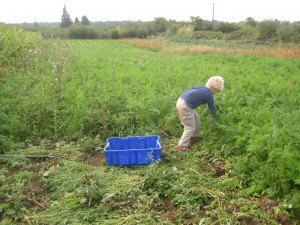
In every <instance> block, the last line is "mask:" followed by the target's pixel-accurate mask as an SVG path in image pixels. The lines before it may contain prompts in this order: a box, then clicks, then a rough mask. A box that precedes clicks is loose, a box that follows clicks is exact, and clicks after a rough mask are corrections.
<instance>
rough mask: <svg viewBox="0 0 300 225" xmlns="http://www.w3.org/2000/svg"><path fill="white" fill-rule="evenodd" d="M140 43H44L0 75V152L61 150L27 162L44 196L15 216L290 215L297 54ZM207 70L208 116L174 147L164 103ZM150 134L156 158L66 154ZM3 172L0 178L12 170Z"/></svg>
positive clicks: (175, 135)
mask: <svg viewBox="0 0 300 225" xmlns="http://www.w3.org/2000/svg"><path fill="white" fill-rule="evenodd" d="M152 47H153V46H152ZM152 47H151V49H152V50H151V51H149V49H143V48H137V47H134V46H132V45H129V44H128V43H124V42H120V41H112V40H105V41H104V40H101V41H98V40H97V41H95V40H94V41H82V40H78V41H47V42H43V43H42V45H38V46H37V48H36V50H35V52H34V53H31V55H30V57H29V58H27V63H25V64H24V66H22V67H18V68H15V69H14V70H12V71H11V72H10V74H9V75H8V76H5V78H4V79H3V82H2V83H1V84H0V85H1V88H0V98H1V106H2V107H1V109H0V115H1V116H0V121H1V123H0V145H1V146H2V149H1V151H2V152H11V151H12V150H14V151H17V152H20V151H21V149H30V148H32V146H34V145H38V146H40V148H45V147H43V145H44V143H47V141H49V142H51V143H56V144H53V146H52V147H50V149H51V150H52V151H53V152H54V153H58V154H63V156H64V158H65V159H64V160H62V159H61V160H59V161H58V162H56V163H55V167H53V170H51V171H50V172H49V175H47V176H43V174H44V172H45V170H47V169H46V168H40V169H39V172H40V176H42V179H41V180H42V184H43V188H45V190H48V191H49V195H47V198H48V199H47V201H48V203H49V204H48V205H47V207H46V206H45V209H42V210H41V211H39V212H37V211H34V210H32V211H31V210H30V211H29V212H28V213H27V212H26V213H25V215H26V217H24V218H25V219H24V220H26V218H27V220H28V221H29V222H30V223H36V224H43V223H44V224H47V223H53V224H55V223H74V224H76V223H103V224H105V223H108V224H109V223H111V224H118V223H120V224H122V223H123V224H125V223H126V224H136V223H142V224H151V223H153V222H154V223H161V224H168V222H169V223H170V224H183V223H192V224H193V223H198V224H199V223H204V222H205V223H207V224H211V223H218V222H219V223H221V224H225V223H237V224H238V223H243V222H244V223H246V222H247V221H248V222H249V223H250V222H252V223H265V224H268V223H272V222H274V223H275V221H278V218H277V217H276V215H277V216H278V215H281V213H283V212H284V213H286V214H285V215H290V216H291V218H292V216H295V218H296V217H297V215H298V214H299V210H300V206H299V201H298V200H299V191H298V189H299V179H300V177H299V174H300V172H299V170H300V165H299V161H300V160H299V152H298V149H299V144H300V143H299V140H300V139H299V135H298V132H297V131H298V125H297V121H298V120H299V115H300V114H299V109H298V107H297V106H298V105H299V98H298V95H297V94H298V93H299V77H298V76H297V75H298V74H299V72H300V64H299V60H298V58H277V57H267V56H255V55H245V56H242V55H230V54H226V55H222V54H213V53H206V54H196V55H191V54H185V53H184V52H181V51H176V52H172V51H171V50H170V49H169V51H160V48H157V49H154V50H153V48H152ZM188 48H192V47H191V46H189V47H188ZM215 74H218V75H222V76H223V77H224V79H225V89H224V92H222V93H220V94H218V95H216V96H215V103H216V107H217V112H218V117H217V118H216V119H213V118H212V117H211V116H210V113H209V111H208V110H207V107H200V108H198V109H197V110H198V112H199V114H200V117H201V136H202V137H201V141H200V142H198V143H197V144H196V145H193V146H192V147H191V151H190V152H187V153H183V152H182V153H178V152H176V151H175V149H174V146H175V145H176V144H177V141H178V139H179V138H180V135H181V132H182V127H181V126H180V123H179V120H178V118H177V116H176V112H175V103H176V100H177V98H178V97H179V95H180V94H181V93H182V91H184V90H186V89H188V88H190V87H191V86H193V85H195V84H205V82H206V81H207V79H208V78H209V77H210V76H212V75H215ZM153 134H156V135H160V136H161V139H162V144H163V153H162V158H161V163H160V164H158V165H156V164H155V165H151V166H150V167H128V168H127V167H126V168H115V167H107V166H105V165H99V168H98V167H92V166H87V165H84V163H83V162H82V160H80V158H78V155H81V154H84V152H86V151H93V152H94V153H95V152H97V150H96V149H98V150H99V149H101V148H102V147H103V143H104V142H105V140H106V138H108V137H116V136H130V135H153ZM99 139H100V140H101V141H100V142H102V146H99V145H100V144H99V143H98V141H99ZM86 140H87V141H86ZM16 143H18V144H16ZM20 143H21V144H20ZM60 143H62V144H60ZM25 151H26V150H25ZM57 165H59V166H57ZM7 166H8V167H11V165H7ZM20 168H24V170H30V168H28V167H26V166H24V165H22V166H20ZM3 179H4V178H3ZM11 179H12V180H11ZM11 179H10V178H7V177H5V179H4V180H5V181H6V182H13V180H14V179H18V178H17V177H15V176H13V177H12V178H11ZM22 179H23V178H22ZM22 179H21V180H22ZM24 179H25V178H24ZM126 182H127V183H126ZM0 191H1V192H2V193H5V194H6V196H9V193H7V191H6V190H5V189H0ZM257 195H259V196H265V197H268V198H272V199H273V201H280V202H281V203H282V205H279V204H278V205H277V206H278V208H276V209H274V210H276V212H277V214H276V215H274V213H273V214H272V215H269V214H268V212H264V211H263V210H261V209H260V208H259V204H260V203H261V202H260V201H259V200H257V199H255V196H257ZM5 199H6V200H7V199H9V198H8V197H6V198H5ZM12 199H13V198H12ZM0 200H1V199H0ZM45 201H46V200H45ZM15 202H17V201H15ZM22 204H23V205H21V206H20V207H19V206H17V205H16V204H12V205H11V206H10V205H4V206H3V208H4V207H5V209H3V211H4V210H8V209H10V207H11V208H12V209H14V210H15V211H16V209H19V208H22V206H24V207H25V208H26V207H29V206H28V205H26V202H25V203H22ZM40 208H42V207H41V206H40ZM272 210H273V208H272ZM170 211H173V212H174V214H170V213H167V212H170ZM99 212H101V213H99ZM175 212H176V213H175ZM18 219H19V220H20V216H19V215H18Z"/></svg>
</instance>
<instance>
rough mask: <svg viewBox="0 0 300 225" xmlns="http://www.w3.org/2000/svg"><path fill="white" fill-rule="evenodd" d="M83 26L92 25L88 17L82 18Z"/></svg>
mask: <svg viewBox="0 0 300 225" xmlns="http://www.w3.org/2000/svg"><path fill="white" fill-rule="evenodd" d="M81 24H82V25H87V26H89V25H90V21H89V19H88V18H87V17H86V16H83V17H82V18H81Z"/></svg>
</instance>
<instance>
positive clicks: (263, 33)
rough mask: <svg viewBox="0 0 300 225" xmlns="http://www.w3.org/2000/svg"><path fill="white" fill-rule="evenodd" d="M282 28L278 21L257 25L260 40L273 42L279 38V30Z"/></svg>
mask: <svg viewBox="0 0 300 225" xmlns="http://www.w3.org/2000/svg"><path fill="white" fill-rule="evenodd" d="M279 26H280V22H279V21H278V20H264V21H262V22H259V23H258V25H257V28H258V33H259V37H258V39H260V40H271V39H274V38H276V37H277V29H278V28H279Z"/></svg>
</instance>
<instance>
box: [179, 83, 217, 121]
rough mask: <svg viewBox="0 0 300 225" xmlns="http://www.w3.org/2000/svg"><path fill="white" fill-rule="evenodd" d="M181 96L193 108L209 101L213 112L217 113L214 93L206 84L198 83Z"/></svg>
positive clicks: (208, 103) (209, 106)
mask: <svg viewBox="0 0 300 225" xmlns="http://www.w3.org/2000/svg"><path fill="white" fill-rule="evenodd" d="M180 98H182V99H183V100H184V101H185V102H186V104H187V105H188V106H189V107H191V108H192V109H195V108H197V107H198V106H199V105H202V104H205V103H207V105H208V108H209V109H210V111H211V112H212V114H213V115H215V114H216V108H215V103H214V98H213V95H212V94H211V92H210V91H209V89H208V88H207V87H205V86H200V85H196V86H194V87H192V88H191V89H189V90H187V91H185V92H183V93H182V94H181V96H180Z"/></svg>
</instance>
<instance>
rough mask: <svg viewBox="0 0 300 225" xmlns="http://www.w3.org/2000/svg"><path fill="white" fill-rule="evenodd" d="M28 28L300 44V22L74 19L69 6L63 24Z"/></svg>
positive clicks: (56, 34) (79, 34)
mask: <svg viewBox="0 0 300 225" xmlns="http://www.w3.org/2000/svg"><path fill="white" fill-rule="evenodd" d="M21 25H22V26H23V27H24V28H25V29H28V30H31V31H37V32H40V33H41V34H42V36H43V38H47V39H51V38H60V39H121V38H148V37H156V36H165V37H172V38H181V39H223V40H255V41H272V42H284V43H300V21H296V22H289V21H279V20H263V21H256V20H255V19H254V18H252V17H248V18H246V19H245V21H241V22H237V23H230V22H224V21H209V20H204V19H202V18H201V17H199V16H196V17H194V16H191V17H190V21H176V20H167V19H165V18H163V17H158V18H154V20H153V21H145V22H143V21H106V22H102V21H97V22H91V21H89V19H88V17H87V16H85V15H84V16H82V18H81V21H79V19H78V17H76V18H75V21H74V22H73V20H72V19H71V16H70V14H69V13H68V12H67V9H66V6H64V7H63V14H62V16H61V22H60V23H40V24H39V23H37V22H35V23H33V24H32V23H31V24H29V23H25V24H21Z"/></svg>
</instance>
